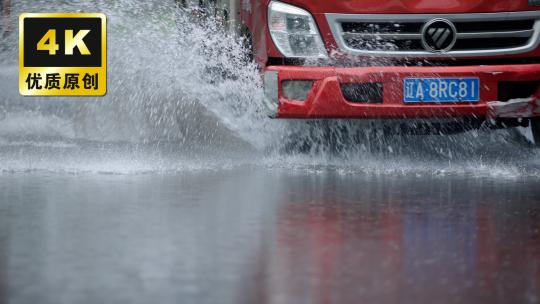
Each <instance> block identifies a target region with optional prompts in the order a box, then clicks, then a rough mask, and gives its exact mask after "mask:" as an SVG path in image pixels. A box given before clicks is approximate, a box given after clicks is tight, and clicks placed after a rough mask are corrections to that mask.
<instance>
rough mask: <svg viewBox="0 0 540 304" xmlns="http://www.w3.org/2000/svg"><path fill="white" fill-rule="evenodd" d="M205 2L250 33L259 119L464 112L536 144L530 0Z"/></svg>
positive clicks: (535, 29)
mask: <svg viewBox="0 0 540 304" xmlns="http://www.w3.org/2000/svg"><path fill="white" fill-rule="evenodd" d="M209 1H210V0H209ZM208 5H209V6H211V7H213V8H214V13H215V14H216V15H219V16H221V17H222V20H224V25H225V27H226V28H227V29H228V30H230V31H233V32H236V33H238V34H241V35H244V36H247V37H248V38H249V40H250V41H251V43H252V52H253V58H254V59H255V61H256V62H257V63H258V64H259V66H260V68H261V73H262V74H263V75H264V76H263V77H264V84H265V101H264V103H265V107H266V109H267V110H268V115H269V116H270V117H273V118H286V119H327V118H331V119H447V118H472V119H475V120H480V121H488V122H490V123H491V125H493V126H501V125H502V126H528V125H531V127H532V130H533V134H534V137H535V139H536V142H537V143H540V122H539V118H538V117H539V116H540V102H539V94H540V91H539V84H540V47H539V45H540V0H512V1H508V0H392V1H390V0H382V1H381V0H339V1H316V0H280V1H277V0H211V1H210V2H209V4H208ZM501 122H503V123H501Z"/></svg>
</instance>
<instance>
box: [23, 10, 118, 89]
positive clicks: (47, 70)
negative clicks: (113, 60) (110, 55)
mask: <svg viewBox="0 0 540 304" xmlns="http://www.w3.org/2000/svg"><path fill="white" fill-rule="evenodd" d="M19 92H20V93H21V95H26V96H103V95H105V93H106V92H107V30H106V17H105V15H104V14H99V13H37V14H34V13H32V14H22V15H21V16H20V17H19Z"/></svg>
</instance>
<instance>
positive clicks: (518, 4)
mask: <svg viewBox="0 0 540 304" xmlns="http://www.w3.org/2000/svg"><path fill="white" fill-rule="evenodd" d="M283 2H287V3H290V4H293V5H296V6H299V7H302V8H305V9H307V10H308V11H310V12H311V13H312V14H325V13H343V14H449V13H492V12H517V11H527V10H535V9H539V8H538V7H534V6H530V5H529V3H528V0H334V1H319V0H284V1H283Z"/></svg>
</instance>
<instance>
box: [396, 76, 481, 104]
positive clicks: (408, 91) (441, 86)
mask: <svg viewBox="0 0 540 304" xmlns="http://www.w3.org/2000/svg"><path fill="white" fill-rule="evenodd" d="M403 101H404V102H406V103H419V102H441V103H442V102H478V101H480V79H478V78H407V79H404V80H403Z"/></svg>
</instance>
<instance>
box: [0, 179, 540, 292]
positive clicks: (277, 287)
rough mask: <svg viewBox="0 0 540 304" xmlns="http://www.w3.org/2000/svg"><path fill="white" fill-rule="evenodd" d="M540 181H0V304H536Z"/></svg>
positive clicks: (539, 272)
mask: <svg viewBox="0 0 540 304" xmlns="http://www.w3.org/2000/svg"><path fill="white" fill-rule="evenodd" d="M538 185H540V180H538V179H537V178H535V179H533V178H523V179H511V180H508V179H489V178H472V177H471V178H468V177H463V176H456V177H452V176H446V177H432V178H425V177H423V178H418V177H415V176H400V177H390V176H377V175H343V174H338V173H335V172H332V171H328V172H293V173H291V172H284V171H280V170H255V172H254V171H253V170H248V169H245V170H244V169H234V170H223V171H201V172H190V173H181V174H174V175H154V174H146V175H132V176H125V175H120V176H116V175H97V174H95V175H94V174H74V175H56V174H49V175H48V174H45V173H43V174H41V173H39V174H38V173H35V174H34V173H33V174H13V175H2V176H0V297H1V299H0V302H2V303H443V302H444V303H538V302H540V188H539V187H538Z"/></svg>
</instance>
